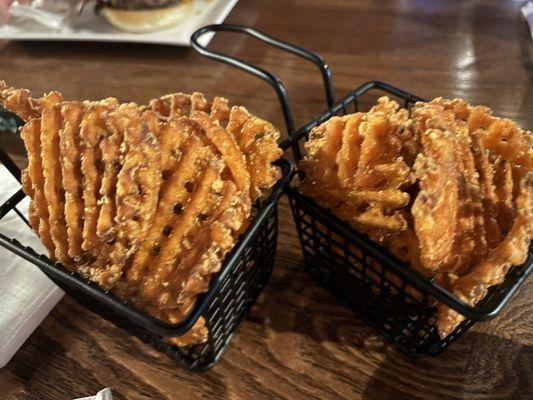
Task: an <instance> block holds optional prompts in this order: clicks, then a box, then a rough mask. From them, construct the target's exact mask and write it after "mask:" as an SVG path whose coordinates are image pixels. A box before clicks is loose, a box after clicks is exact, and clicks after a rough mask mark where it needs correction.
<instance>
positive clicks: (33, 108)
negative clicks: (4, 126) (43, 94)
mask: <svg viewBox="0 0 533 400" xmlns="http://www.w3.org/2000/svg"><path fill="white" fill-rule="evenodd" d="M0 105H2V106H3V107H4V108H7V109H8V110H9V111H11V112H13V113H15V114H17V115H18V116H19V117H20V118H21V119H23V120H24V121H29V120H30V119H32V118H39V117H40V116H41V110H40V108H39V106H38V104H37V101H36V99H33V98H32V97H31V93H30V91H29V90H26V89H14V88H12V87H9V86H7V84H6V83H5V82H4V81H0Z"/></svg>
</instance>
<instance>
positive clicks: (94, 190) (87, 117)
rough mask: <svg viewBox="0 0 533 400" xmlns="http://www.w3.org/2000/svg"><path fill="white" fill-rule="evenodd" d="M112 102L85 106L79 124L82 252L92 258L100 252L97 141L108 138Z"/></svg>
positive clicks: (99, 161)
mask: <svg viewBox="0 0 533 400" xmlns="http://www.w3.org/2000/svg"><path fill="white" fill-rule="evenodd" d="M117 105H118V103H117V102H116V101H115V100H114V99H108V100H106V101H101V102H96V103H88V104H86V111H85V113H84V115H83V117H82V121H81V124H80V152H81V171H82V176H83V178H82V187H83V201H84V224H83V242H82V249H83V250H85V251H87V252H89V253H91V254H92V255H93V256H96V255H98V254H99V253H100V248H101V246H102V240H101V239H100V238H99V237H98V235H97V233H96V230H97V225H98V217H99V211H100V207H99V204H98V200H99V198H100V194H99V193H100V186H101V176H102V174H103V171H102V164H103V163H102V153H101V151H100V142H101V140H102V139H103V138H104V137H106V136H107V135H108V131H107V128H106V120H105V119H106V118H107V113H108V112H109V111H111V110H112V109H114V108H115V107H117Z"/></svg>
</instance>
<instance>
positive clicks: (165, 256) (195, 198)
mask: <svg viewBox="0 0 533 400" xmlns="http://www.w3.org/2000/svg"><path fill="white" fill-rule="evenodd" d="M220 184H221V183H220V166H213V165H207V166H206V168H205V171H204V172H202V173H201V175H200V177H199V179H198V181H196V182H195V186H196V189H194V191H193V192H192V193H191V198H190V200H189V202H188V204H187V207H186V208H185V209H184V210H183V215H182V217H181V218H180V219H179V220H178V221H177V223H176V225H175V226H174V227H172V231H171V233H170V236H169V237H168V239H167V240H166V241H165V242H164V243H163V244H162V246H161V250H160V252H159V255H158V257H157V260H156V261H155V262H154V263H153V264H152V265H150V266H149V268H150V269H149V273H148V274H147V278H146V280H145V282H144V284H143V285H141V295H142V297H144V298H145V299H154V298H155V297H158V295H159V293H160V288H161V287H164V286H165V285H167V284H168V282H169V279H170V277H171V274H172V272H173V271H174V270H175V269H176V266H175V263H176V260H177V257H178V256H180V254H181V253H182V252H183V251H187V250H190V249H191V248H192V245H193V243H192V241H193V237H194V233H195V232H196V230H197V222H198V219H200V220H201V219H202V218H203V215H205V214H207V213H209V212H211V210H212V208H213V207H214V205H215V200H216V199H215V197H214V196H210V194H211V192H212V190H213V186H217V185H220ZM157 302H158V303H159V305H161V306H164V305H165V304H166V303H167V302H168V299H167V298H166V297H165V296H159V298H158V300H157Z"/></svg>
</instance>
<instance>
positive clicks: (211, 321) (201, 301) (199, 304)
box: [0, 110, 294, 371]
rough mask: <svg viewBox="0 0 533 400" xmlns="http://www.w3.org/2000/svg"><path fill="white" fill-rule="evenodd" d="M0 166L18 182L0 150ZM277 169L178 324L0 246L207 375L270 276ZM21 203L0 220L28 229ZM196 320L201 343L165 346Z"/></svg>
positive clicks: (285, 175)
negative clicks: (201, 325) (201, 328)
mask: <svg viewBox="0 0 533 400" xmlns="http://www.w3.org/2000/svg"><path fill="white" fill-rule="evenodd" d="M0 120H2V121H3V122H1V123H2V124H4V125H3V126H7V127H8V128H9V129H6V130H4V132H5V131H8V132H9V131H11V132H16V129H13V125H14V124H15V126H20V125H21V124H22V123H23V122H22V121H21V120H20V119H19V118H18V117H17V116H16V115H14V114H12V113H9V112H7V111H6V110H0ZM0 161H1V162H2V163H3V164H4V166H5V167H6V168H7V169H8V170H9V171H10V172H11V174H12V175H13V176H14V177H15V178H16V179H17V180H18V181H19V182H20V175H21V173H20V170H19V168H18V167H17V166H16V164H15V163H14V162H13V160H12V159H11V158H10V157H9V156H8V155H7V154H6V152H5V151H3V150H2V149H0ZM278 165H279V166H280V167H281V170H282V177H281V178H280V179H279V181H278V182H277V183H276V184H275V186H274V187H273V188H272V189H271V191H270V193H269V195H268V196H267V197H266V198H265V199H264V200H261V201H258V202H257V203H256V204H255V205H254V210H253V219H252V221H251V223H250V226H249V227H248V229H247V230H246V231H245V232H244V233H243V234H242V236H241V237H240V239H239V241H238V242H237V244H236V245H235V247H234V248H233V250H232V251H231V252H230V253H229V254H228V255H227V257H226V258H225V260H224V262H223V265H222V267H221V269H220V271H219V272H218V273H216V274H215V275H213V276H212V278H211V282H210V285H209V289H208V291H207V292H206V293H204V294H202V295H200V296H199V297H198V299H197V301H196V303H195V305H194V307H193V308H192V309H191V311H190V312H189V313H188V314H187V315H186V316H185V318H184V319H183V320H182V321H181V322H179V323H177V324H168V323H165V322H163V321H160V320H157V319H155V318H153V317H151V316H150V315H147V314H145V313H143V312H141V311H139V310H138V309H136V308H135V307H134V306H133V305H131V304H129V303H128V302H127V301H124V300H121V299H119V298H117V297H116V296H115V295H114V294H113V293H111V292H108V291H105V290H103V289H101V288H99V287H98V286H97V285H95V284H94V283H92V282H89V281H87V280H86V279H84V278H83V277H81V276H80V275H78V274H77V273H73V272H70V271H68V270H67V269H66V268H65V267H64V266H63V265H62V264H60V263H54V262H52V261H51V260H50V259H49V258H48V257H47V256H45V255H43V254H38V253H37V252H35V251H34V250H33V249H32V248H31V247H27V246H25V245H24V244H21V243H20V242H19V241H18V240H17V239H16V238H10V237H7V236H6V235H4V234H3V233H1V232H0V245H1V246H3V247H5V248H7V249H8V250H11V251H12V252H13V253H15V254H17V255H19V256H20V257H22V258H24V259H26V260H28V261H29V262H31V263H33V264H35V265H36V266H37V267H38V268H39V269H40V270H41V271H43V272H44V273H45V274H46V275H47V276H48V277H50V278H51V279H52V280H53V281H54V282H55V283H56V284H57V285H59V286H60V287H61V288H62V289H63V290H64V291H65V292H66V293H68V294H69V295H70V296H71V297H73V298H74V299H75V300H76V301H77V302H78V303H80V304H82V305H83V306H85V307H86V308H88V309H90V310H91V311H93V312H95V313H97V314H99V315H101V316H102V317H104V318H105V319H107V320H109V321H111V322H112V323H114V324H115V325H117V326H118V327H120V328H122V329H124V330H126V331H128V332H129V333H131V334H133V335H136V336H137V337H139V338H140V339H141V340H143V341H144V342H147V343H149V344H151V345H152V346H154V347H155V348H156V349H157V350H159V351H161V352H163V353H166V354H168V355H169V356H170V357H171V358H173V359H174V360H176V362H177V363H178V365H180V366H181V367H183V368H185V369H187V370H192V371H206V370H208V369H210V368H211V367H212V366H213V365H215V364H216V363H217V362H218V361H219V360H220V358H221V357H222V354H223V353H224V351H225V350H226V348H227V347H228V345H229V343H230V341H231V339H232V337H233V334H234V333H235V331H236V329H237V328H238V326H239V325H240V323H241V321H242V320H243V319H244V317H245V316H246V314H247V312H248V310H249V309H250V307H251V306H252V305H253V304H254V302H255V300H256V299H257V297H258V295H259V294H260V293H261V290H262V289H263V287H264V286H265V284H266V283H267V281H268V278H269V277H270V274H271V272H272V268H273V265H274V256H275V252H276V243H277V236H278V217H277V202H278V200H279V198H280V197H281V195H282V194H283V190H284V188H285V187H286V186H287V184H288V183H289V182H290V180H291V178H292V175H293V172H294V168H293V165H292V163H290V162H289V161H287V160H286V159H281V160H279V161H278ZM25 197H26V195H25V193H24V192H23V191H22V189H20V190H18V191H17V192H15V193H13V195H12V196H11V197H10V198H9V199H8V200H7V201H5V202H4V203H3V204H2V205H1V206H0V220H1V219H2V218H4V217H5V216H6V215H7V214H8V213H10V212H15V213H16V214H17V215H18V216H19V218H20V222H21V223H25V224H26V225H28V226H29V224H28V221H27V219H26V218H25V217H24V215H23V213H22V212H21V211H20V210H19V208H17V205H19V204H20V202H21V201H22V200H23V199H24V198H25ZM199 318H204V320H205V325H206V327H207V329H208V332H209V333H208V338H207V341H206V342H205V343H203V344H198V345H189V346H181V347H178V346H175V345H173V344H170V343H169V342H168V341H166V340H165V337H176V336H181V335H183V334H185V333H186V332H187V331H188V330H189V329H190V328H191V327H192V326H193V325H194V324H195V322H196V321H198V319H199Z"/></svg>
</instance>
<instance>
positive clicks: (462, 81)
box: [0, 0, 533, 400]
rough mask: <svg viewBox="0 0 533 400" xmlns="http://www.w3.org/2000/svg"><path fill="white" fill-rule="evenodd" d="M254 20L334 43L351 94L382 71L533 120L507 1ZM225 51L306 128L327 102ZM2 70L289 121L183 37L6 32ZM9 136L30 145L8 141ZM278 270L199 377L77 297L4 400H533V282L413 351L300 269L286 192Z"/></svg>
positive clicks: (37, 84) (15, 365)
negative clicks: (453, 337) (426, 352)
mask: <svg viewBox="0 0 533 400" xmlns="http://www.w3.org/2000/svg"><path fill="white" fill-rule="evenodd" d="M228 22H232V23H241V24H249V25H252V26H255V27H257V28H259V29H262V30H264V31H266V32H269V33H271V34H272V35H275V36H278V37H281V38H284V39H286V40H289V41H292V42H294V43H296V44H299V45H302V46H305V47H308V48H310V49H313V50H315V51H317V52H319V53H320V54H322V55H323V56H324V57H325V58H326V60H327V61H328V62H329V63H330V66H331V67H332V69H333V71H334V82H335V88H336V91H337V93H338V95H339V96H341V95H344V94H346V93H347V92H348V91H350V90H351V89H354V88H355V87H356V86H358V85H359V84H361V83H363V82H364V81H367V80H370V79H381V80H384V81H388V82H390V83H392V84H394V85H397V86H400V87H403V88H406V89H407V90H410V91H412V92H414V93H417V94H419V95H420V96H423V97H428V98H432V97H436V96H445V97H456V96H461V97H464V98H466V99H468V100H469V101H471V102H473V103H482V104H486V105H488V106H490V107H491V108H493V109H494V111H495V113H497V114H501V115H504V116H507V117H510V118H514V119H515V120H517V121H518V122H519V123H521V124H522V125H523V126H524V127H526V128H529V129H531V128H533V84H532V81H533V57H532V44H531V39H530V37H529V34H528V31H527V28H526V24H525V22H524V21H523V19H522V18H521V16H520V14H519V9H518V5H517V4H515V2H512V1H510V0H507V1H503V0H489V1H487V0H484V1H482V2H481V1H443V0H431V1H430V0H427V1H422V0H412V1H409V0H397V1H387V2H384V1H373V0H364V1H363V0H357V1H356V0H328V1H324V0H283V1H281V0H276V1H266V0H265V1H259V0H245V1H244V0H243V1H240V2H239V4H238V5H237V7H236V8H235V10H234V11H233V12H232V13H231V15H230V16H229V18H228ZM213 47H214V48H216V49H218V50H222V51H225V52H228V53H230V54H233V55H237V56H240V57H243V58H246V59H248V60H250V61H252V62H254V63H256V64H260V65H262V66H264V67H266V68H268V69H270V70H272V71H274V72H275V73H277V74H279V76H280V77H281V78H282V79H283V80H284V81H285V82H286V83H287V87H288V90H289V92H290V97H291V100H292V104H293V107H294V113H295V115H296V118H297V122H298V124H301V123H303V122H305V120H306V119H308V118H310V117H311V116H313V115H315V114H317V113H319V112H320V111H322V110H323V109H324V100H323V93H322V88H321V84H320V78H319V77H318V76H317V74H316V71H315V69H314V67H313V66H312V65H310V64H306V63H305V62H300V61H299V60H297V59H295V58H294V57H292V56H290V55H287V54H285V53H283V52H280V51H277V50H272V49H270V48H266V47H264V46H260V45H257V44H256V43H255V42H254V41H253V40H249V39H245V38H243V37H236V36H232V35H231V34H226V35H220V36H219V37H217V38H216V39H215V41H214V42H213ZM0 78H1V79H5V80H6V81H8V83H9V84H11V85H13V86H19V87H27V88H29V89H31V90H32V91H34V92H35V93H41V92H43V91H48V90H51V89H58V90H61V91H62V92H63V93H64V95H65V97H66V98H72V99H86V98H87V99H98V98H102V97H105V96H118V97H119V98H120V99H121V100H133V101H137V102H141V103H142V102H145V101H147V100H148V99H150V98H153V97H157V96H159V95H161V94H163V93H167V92H173V91H184V92H191V91H194V90H196V91H202V92H204V93H206V94H207V95H209V96H213V95H215V94H222V95H224V96H226V97H229V98H230V99H231V100H232V101H233V102H234V103H239V104H246V105H247V106H248V107H249V108H250V109H251V110H252V111H254V112H255V113H257V114H259V115H262V116H264V117H266V118H267V119H271V120H273V121H274V122H275V123H277V125H278V126H279V127H280V128H281V127H283V124H282V119H281V114H280V110H279V106H278V102H277V100H276V98H275V95H274V93H273V92H272V91H271V90H270V88H269V87H268V86H266V84H265V83H264V82H260V81H258V80H257V79H255V78H253V77H249V76H246V75H244V74H243V73H241V72H239V71H236V70H234V69H232V68H230V67H228V66H223V65H220V64H216V63H213V62H211V61H207V60H204V59H202V58H201V57H200V56H198V55H197V54H196V53H195V52H194V51H192V50H188V49H181V48H172V47H164V46H145V45H123V44H101V43H100V44H85V43H2V45H1V51H0ZM2 145H3V146H5V147H7V148H9V149H10V151H11V152H12V153H13V154H15V155H17V154H18V155H19V158H20V157H23V156H21V154H23V153H22V152H21V151H20V147H19V146H18V145H17V144H16V143H14V142H13V141H12V140H10V139H7V140H6V139H5V138H4V139H3V142H2ZM280 219H281V232H280V237H279V251H278V256H277V261H276V266H275V272H274V274H273V276H272V278H271V280H270V282H269V284H268V286H267V288H266V290H265V291H264V296H263V297H262V300H261V301H260V303H259V304H258V306H257V307H256V308H255V309H254V312H253V313H254V316H253V318H250V319H249V320H248V321H246V322H245V323H244V324H243V325H242V326H241V328H240V330H239V332H238V334H237V336H236V337H235V339H234V341H233V343H232V344H231V346H230V349H229V351H228V352H227V353H226V355H225V357H224V358H223V360H222V361H221V362H220V364H219V365H217V366H216V367H215V368H214V369H213V370H212V371H211V372H208V373H189V372H185V371H182V370H180V369H178V368H176V367H175V365H174V364H173V362H172V361H171V360H170V359H168V358H167V357H166V356H164V355H161V354H159V353H157V352H156V351H155V350H153V349H152V348H150V347H149V346H147V345H144V344H142V343H141V342H140V341H138V340H137V339H134V338H132V337H130V336H128V335H127V334H126V333H124V332H123V331H121V330H119V329H118V328H116V327H114V326H113V325H112V324H110V323H108V322H106V321H104V320H102V319H101V318H99V317H98V316H96V315H94V314H92V313H90V312H88V311H86V310H84V309H83V308H82V307H80V306H79V305H77V304H76V303H74V302H73V301H72V300H71V299H69V298H65V299H64V300H63V301H62V302H61V303H60V304H59V306H58V307H57V308H56V309H55V310H54V311H53V312H52V313H51V315H50V316H49V317H48V318H47V319H46V320H45V321H44V323H43V324H42V325H41V326H40V327H39V328H38V329H37V330H36V332H35V333H34V334H33V335H32V336H31V337H30V339H29V340H28V341H27V343H26V344H25V345H24V346H23V347H22V349H21V350H20V351H19V352H18V354H17V355H16V356H15V357H14V358H13V360H12V361H11V362H10V363H9V364H8V365H7V367H6V368H4V369H3V370H1V371H0V388H1V392H2V398H4V399H43V400H44V399H54V400H55V399H69V398H74V397H82V396H84V395H89V394H91V393H95V392H96V391H98V390H99V389H101V388H103V387H111V388H112V389H113V392H114V395H115V397H116V398H117V399H200V398H209V399H215V398H216V399H219V398H221V399H222V398H228V399H274V398H285V399H298V398H302V399H338V398H342V399H359V398H365V399H399V398H420V399H430V398H463V399H472V398H489V397H490V398H501V399H503V398H506V399H507V398H513V399H519V398H524V399H525V398H530V397H528V396H531V394H532V393H533V370H532V366H533V313H532V312H531V311H532V308H531V307H532V299H533V280H532V279H530V280H529V282H527V283H526V284H525V285H524V287H523V288H522V289H521V290H520V291H519V293H518V295H517V296H516V298H515V299H514V300H513V301H512V304H511V305H510V306H509V307H508V308H507V309H506V310H505V311H504V312H503V313H502V315H501V316H499V317H498V318H497V319H496V320H494V321H492V322H489V323H481V324H478V325H477V326H476V327H475V328H474V329H472V330H471V331H470V332H469V333H467V334H466V335H464V336H463V337H462V338H461V339H460V340H459V341H458V342H457V343H455V344H454V345H453V346H452V347H451V348H450V349H448V350H447V351H446V352H445V353H444V354H443V355H442V356H440V357H439V358H436V359H425V360H422V361H418V362H412V361H410V360H408V359H406V358H405V357H404V356H402V355H400V354H399V353H398V352H396V351H395V350H394V349H393V348H391V347H390V346H389V345H387V344H386V343H384V342H383V340H381V339H380V338H379V337H378V336H377V335H376V334H375V332H374V331H373V330H372V329H371V328H368V327H366V326H365V325H364V324H363V323H362V321H361V320H359V319H358V318H357V317H356V316H355V315H353V314H352V313H351V312H350V311H348V310H346V309H345V308H343V307H342V306H340V305H339V304H338V302H337V301H336V300H335V299H334V298H333V297H332V296H330V295H329V294H328V293H326V292H325V291H324V290H323V289H321V288H320V287H317V286H316V284H315V283H314V282H313V281H312V280H311V279H310V278H309V277H308V276H307V275H305V274H304V273H303V272H302V265H301V254H300V250H299V245H298V241H297V237H296V233H295V230H294V227H293V224H292V222H291V216H290V213H289V211H288V207H287V203H286V201H283V204H282V206H281V210H280Z"/></svg>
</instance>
